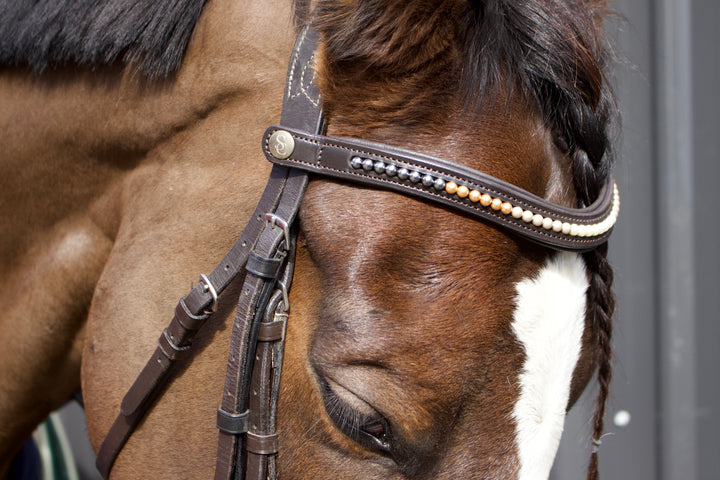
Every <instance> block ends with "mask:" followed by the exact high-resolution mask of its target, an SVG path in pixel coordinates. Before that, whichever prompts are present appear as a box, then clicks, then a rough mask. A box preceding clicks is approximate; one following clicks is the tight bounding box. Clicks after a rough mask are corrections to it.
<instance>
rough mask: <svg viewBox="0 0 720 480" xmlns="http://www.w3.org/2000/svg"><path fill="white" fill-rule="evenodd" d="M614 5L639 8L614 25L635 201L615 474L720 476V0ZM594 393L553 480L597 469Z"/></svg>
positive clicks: (626, 271) (616, 390)
mask: <svg viewBox="0 0 720 480" xmlns="http://www.w3.org/2000/svg"><path fill="white" fill-rule="evenodd" d="M613 6H614V8H615V9H616V11H618V12H619V13H620V14H622V15H624V16H625V20H618V21H616V22H611V27H610V31H611V35H612V37H613V38H614V40H615V45H616V49H617V53H618V55H619V57H620V62H619V64H618V65H617V68H616V69H615V79H614V80H615V81H614V83H615V85H616V87H615V91H616V94H617V99H618V105H619V108H620V110H621V112H622V135H621V137H620V138H619V143H618V163H617V167H616V177H617V180H618V183H619V185H620V191H621V197H622V202H623V203H622V205H623V207H622V210H621V215H620V220H619V223H618V225H617V229H616V231H615V233H614V235H613V237H612V239H611V259H612V261H613V263H614V265H615V268H616V292H617V296H618V311H617V315H616V330H615V340H614V345H615V350H616V354H617V361H616V362H615V380H614V383H613V393H612V398H611V400H610V403H609V407H610V408H609V410H608V415H607V418H606V425H607V427H606V431H607V432H608V436H606V437H604V438H603V445H602V446H601V449H600V462H601V463H600V466H601V477H602V478H605V479H617V480H623V479H636V480H644V479H662V480H666V479H667V480H670V479H683V480H699V479H703V480H705V479H717V478H720V455H718V453H717V452H718V449H719V448H720V438H718V435H717V432H718V431H720V382H719V381H718V379H720V375H719V374H718V372H717V365H718V364H720V314H719V313H718V312H720V253H718V247H719V246H720V216H719V215H718V214H716V213H715V211H714V210H715V208H716V207H715V206H717V205H720V161H719V160H720V158H719V157H720V154H719V152H720V95H718V93H717V89H718V86H720V34H719V33H718V30H719V28H720V2H717V1H716V0H614V2H613ZM613 24H614V25H613ZM587 393H590V394H587ZM592 394H594V392H586V396H585V397H584V398H583V399H582V400H581V402H580V404H579V405H578V406H577V408H575V409H574V410H573V411H572V412H571V415H570V417H569V419H568V423H567V426H566V431H565V434H564V436H563V441H562V444H561V447H560V451H559V453H558V458H557V460H556V462H555V466H554V469H553V474H552V478H553V480H570V479H573V480H577V479H579V478H584V471H585V468H586V465H587V461H588V458H589V452H590V449H591V445H590V441H589V435H590V434H589V431H590V425H589V418H590V412H591V409H592V404H591V402H592V398H591V397H592ZM619 412H620V416H618V413H619ZM623 412H627V413H629V414H630V421H629V423H627V424H626V425H625V426H623V425H624V423H625V422H623V421H622V420H627V415H624V413H623ZM623 417H624V418H623ZM616 419H617V420H620V421H619V422H615V420H616Z"/></svg>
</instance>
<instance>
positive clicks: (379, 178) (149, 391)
mask: <svg viewBox="0 0 720 480" xmlns="http://www.w3.org/2000/svg"><path fill="white" fill-rule="evenodd" d="M317 41H318V34H317V32H316V31H314V30H312V29H311V28H308V27H306V28H305V29H303V30H302V32H301V33H300V35H299V37H298V40H297V42H296V44H295V48H294V50H293V54H292V57H291V61H290V66H289V69H288V76H287V87H286V91H285V95H284V100H283V111H282V116H281V120H280V126H273V127H270V128H268V130H267V131H266V132H265V135H264V136H263V142H262V146H263V151H264V153H265V155H266V157H267V158H268V160H270V161H271V162H273V164H274V165H273V168H272V171H271V173H270V178H269V180H268V183H267V185H266V187H265V191H264V192H263V194H262V196H261V198H260V201H259V202H258V205H257V207H256V208H255V211H254V212H253V215H252V217H251V219H250V222H249V223H248V225H247V226H246V228H245V230H244V231H243V232H242V234H241V235H240V238H239V239H238V240H237V241H236V243H235V244H234V245H233V247H232V248H231V250H230V251H229V252H228V254H227V255H226V256H225V258H223V260H222V261H221V262H220V263H219V265H218V266H217V267H216V268H215V269H214V270H213V271H212V272H211V273H210V274H208V275H202V276H201V281H200V283H199V284H198V285H197V286H196V287H195V288H193V289H192V290H191V291H190V293H188V294H187V295H186V296H184V297H183V298H181V299H180V301H179V303H178V305H177V307H176V308H175V315H174V317H173V319H172V321H171V322H170V325H169V326H168V327H167V328H166V329H165V330H164V331H163V333H162V335H161V336H160V338H159V339H158V347H157V348H156V350H155V352H154V354H153V355H152V357H151V358H150V360H149V361H148V362H147V364H146V365H145V367H144V368H143V370H142V371H141V373H140V375H139V376H138V378H137V379H136V380H135V382H134V383H133V385H132V386H131V387H130V390H129V391H128V392H127V394H126V395H125V397H124V398H123V401H122V404H121V407H120V414H119V415H118V417H117V419H116V420H115V422H114V423H113V425H112V427H111V428H110V431H109V433H108V434H107V436H106V438H105V440H104V441H103V444H102V445H101V447H100V451H99V452H98V456H97V466H98V469H99V470H100V473H101V474H102V475H103V477H105V478H107V477H108V476H109V474H110V469H111V467H112V464H113V462H114V461H115V458H116V457H117V455H118V454H119V452H120V450H121V449H122V447H123V446H124V444H125V442H126V441H127V439H128V438H129V436H130V435H131V434H132V432H133V430H134V429H135V427H136V426H137V425H138V423H139V422H140V420H141V419H142V418H143V417H144V416H145V414H146V413H147V412H148V411H149V409H150V408H151V407H152V404H153V402H154V400H155V399H156V398H157V397H158V396H159V394H160V392H161V390H162V387H163V385H164V384H165V382H166V381H167V379H168V378H169V374H170V372H171V371H172V366H173V365H174V364H175V362H176V361H177V360H178V359H180V358H181V357H185V356H187V355H188V354H189V353H190V349H191V346H192V340H193V338H194V336H195V334H196V333H197V332H198V330H199V329H200V328H201V327H202V326H203V324H204V323H205V322H206V320H207V319H208V318H209V317H210V316H211V315H212V313H213V312H214V311H215V309H216V308H217V302H218V297H219V296H220V295H221V294H222V293H223V291H224V290H225V289H226V287H227V286H228V285H229V284H230V283H231V282H232V281H233V279H234V278H235V277H236V276H237V275H238V274H239V273H240V272H241V271H242V270H245V275H244V277H245V278H244V284H243V286H242V289H241V291H240V298H239V300H238V307H237V312H236V315H235V322H234V325H233V332H232V338H231V344H230V353H229V358H228V364H227V374H226V378H225V387H224V389H223V395H222V401H221V405H220V407H219V408H218V414H217V427H218V428H219V431H220V434H219V441H218V451H217V464H216V471H215V479H216V480H221V479H224V480H230V479H243V478H247V479H252V480H265V479H268V478H270V479H274V478H276V469H275V459H276V457H277V453H278V434H277V432H276V414H277V402H278V395H279V386H280V373H281V371H282V357H283V350H284V340H285V326H286V321H287V315H288V310H289V307H290V306H289V302H288V297H287V292H288V290H289V287H290V283H291V281H292V275H293V264H294V249H295V236H296V228H297V227H296V225H295V218H296V216H297V212H298V209H299V207H300V201H301V199H302V196H303V193H304V191H305V187H306V186H307V183H308V173H309V172H311V173H314V174H322V175H326V176H331V177H336V178H340V179H347V180H349V181H353V182H360V183H363V184H367V185H371V186H375V187H378V188H386V189H391V190H395V191H398V192H401V193H404V194H407V195H411V196H415V197H419V198H421V199H424V200H428V201H433V202H437V203H440V204H442V205H445V206H447V207H450V208H454V209H457V210H460V211H462V212H464V213H466V214H469V215H472V216H475V217H478V218H481V219H484V220H486V221H490V222H493V223H495V224H498V225H500V226H501V227H503V228H506V229H509V230H510V231H512V232H514V233H516V234H519V235H521V236H523V237H526V238H528V239H530V240H532V241H534V242H537V243H539V244H541V245H544V246H547V247H550V248H553V249H562V250H571V251H587V250H590V249H592V248H595V247H596V246H598V245H600V244H602V243H604V242H605V241H606V240H607V237H608V236H609V235H610V233H611V230H612V227H613V225H614V223H615V220H616V218H617V215H618V210H619V198H618V194H617V188H616V187H615V185H614V182H613V180H612V179H608V182H607V184H606V185H605V187H604V188H603V189H602V191H601V194H600V195H599V197H598V199H597V201H596V202H595V203H593V204H592V205H590V206H588V207H585V208H580V209H575V208H567V207H561V206H558V205H555V204H552V203H550V202H547V201H545V200H544V199H542V198H539V197H537V196H535V195H533V194H531V193H529V192H527V191H524V190H522V189H520V188H518V187H516V186H514V185H511V184H508V183H506V182H503V181H501V180H498V179H496V178H493V177H491V176H489V175H486V174H484V173H481V172H478V171H476V170H473V169H470V168H467V167H464V166H462V165H459V164H455V163H452V162H448V161H445V160H441V159H438V158H433V157H429V156H426V155H422V154H419V153H415V152H410V151H406V150H402V149H398V148H393V147H389V146H386V145H381V144H376V143H370V142H364V141H361V140H356V139H348V138H333V137H326V136H324V135H323V133H324V124H323V117H322V107H321V102H320V95H319V91H318V89H317V87H316V86H315V84H314V82H313V77H314V52H315V48H316V45H317Z"/></svg>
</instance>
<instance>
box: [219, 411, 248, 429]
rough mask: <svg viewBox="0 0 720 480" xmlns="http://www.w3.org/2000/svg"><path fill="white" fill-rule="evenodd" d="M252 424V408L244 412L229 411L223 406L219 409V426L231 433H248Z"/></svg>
mask: <svg viewBox="0 0 720 480" xmlns="http://www.w3.org/2000/svg"><path fill="white" fill-rule="evenodd" d="M249 425H250V410H245V411H244V412H243V413H229V412H226V411H225V410H223V409H222V407H221V408H218V410H217V428H219V429H220V430H221V431H223V432H225V433H228V434H230V435H240V434H242V433H247V431H248V427H249Z"/></svg>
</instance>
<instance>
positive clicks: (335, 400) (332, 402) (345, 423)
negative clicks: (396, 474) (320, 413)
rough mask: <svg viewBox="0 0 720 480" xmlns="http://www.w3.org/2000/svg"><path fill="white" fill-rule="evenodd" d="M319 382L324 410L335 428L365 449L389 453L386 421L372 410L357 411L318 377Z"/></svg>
mask: <svg viewBox="0 0 720 480" xmlns="http://www.w3.org/2000/svg"><path fill="white" fill-rule="evenodd" d="M319 381H320V385H321V387H322V397H323V403H324V405H325V410H326V411H327V414H328V416H329V417H330V419H331V420H332V421H333V423H334V424H335V426H336V427H337V428H338V429H339V430H340V431H341V432H343V433H344V434H345V435H347V436H348V437H350V438H351V439H352V440H354V441H355V442H357V443H359V444H360V445H362V446H363V447H365V448H368V449H370V450H375V451H379V452H382V453H390V445H391V442H390V438H391V435H390V427H389V425H388V422H387V420H386V419H385V418H384V417H383V416H382V415H380V414H379V413H378V412H375V411H374V410H373V411H372V412H371V413H368V412H360V411H358V410H357V409H356V408H353V407H352V406H350V405H349V404H348V403H347V402H345V401H343V400H342V399H341V398H340V397H339V396H338V395H337V394H336V393H335V391H334V390H333V389H332V387H330V385H329V384H328V383H327V381H326V380H325V379H323V378H322V377H320V379H319Z"/></svg>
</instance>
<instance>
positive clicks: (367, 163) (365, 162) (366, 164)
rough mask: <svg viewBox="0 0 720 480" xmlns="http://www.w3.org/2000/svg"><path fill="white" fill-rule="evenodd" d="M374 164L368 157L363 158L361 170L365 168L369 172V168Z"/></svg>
mask: <svg viewBox="0 0 720 480" xmlns="http://www.w3.org/2000/svg"><path fill="white" fill-rule="evenodd" d="M374 166H375V164H374V163H373V161H372V160H370V159H369V158H366V159H365V160H363V170H367V171H368V172H369V171H370V170H372V169H373V167H374Z"/></svg>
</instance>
